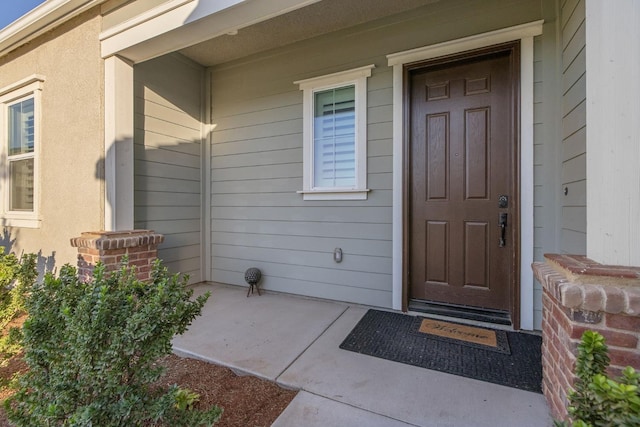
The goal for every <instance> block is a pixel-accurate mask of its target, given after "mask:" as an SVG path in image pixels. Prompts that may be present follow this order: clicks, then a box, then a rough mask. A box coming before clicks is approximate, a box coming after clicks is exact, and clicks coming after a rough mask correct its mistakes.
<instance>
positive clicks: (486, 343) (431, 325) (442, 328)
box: [414, 317, 511, 354]
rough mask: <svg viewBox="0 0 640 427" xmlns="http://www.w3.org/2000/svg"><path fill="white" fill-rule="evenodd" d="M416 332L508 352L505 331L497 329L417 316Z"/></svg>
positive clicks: (435, 337)
mask: <svg viewBox="0 0 640 427" xmlns="http://www.w3.org/2000/svg"><path fill="white" fill-rule="evenodd" d="M414 323H415V324H416V325H417V326H416V330H417V332H419V333H421V334H429V335H430V338H434V339H438V338H439V339H443V340H454V342H455V343H457V344H465V345H470V346H476V347H480V348H484V349H487V350H493V351H498V352H501V353H506V354H510V353H511V351H510V349H509V340H508V338H507V332H506V331H503V330H498V329H487V328H479V327H475V326H469V325H463V324H461V323H454V322H445V321H443V320H436V319H426V318H424V317H417V318H416V320H415V322H414Z"/></svg>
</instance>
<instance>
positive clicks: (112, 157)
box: [104, 56, 133, 231]
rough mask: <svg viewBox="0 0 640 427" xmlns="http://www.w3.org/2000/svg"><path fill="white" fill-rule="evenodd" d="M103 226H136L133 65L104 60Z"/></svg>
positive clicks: (117, 227)
mask: <svg viewBox="0 0 640 427" xmlns="http://www.w3.org/2000/svg"><path fill="white" fill-rule="evenodd" d="M104 137H105V141H104V181H105V186H104V188H105V194H104V229H105V230H107V231H115V230H131V229H133V64H131V63H129V62H128V61H126V60H124V59H123V58H120V57H118V56H110V57H109V58H106V59H105V61H104Z"/></svg>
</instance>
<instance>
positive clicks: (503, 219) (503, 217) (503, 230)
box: [498, 213, 507, 248]
mask: <svg viewBox="0 0 640 427" xmlns="http://www.w3.org/2000/svg"><path fill="white" fill-rule="evenodd" d="M498 227H500V240H499V241H498V247H499V248H504V247H505V245H506V244H507V240H506V236H507V214H506V213H500V217H499V219H498Z"/></svg>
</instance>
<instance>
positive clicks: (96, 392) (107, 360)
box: [5, 261, 222, 427]
mask: <svg viewBox="0 0 640 427" xmlns="http://www.w3.org/2000/svg"><path fill="white" fill-rule="evenodd" d="M93 275H94V280H93V281H91V282H89V283H83V282H81V281H80V280H79V279H78V276H77V274H76V270H75V268H73V267H71V266H69V265H66V266H64V267H63V268H62V269H61V271H60V275H59V277H57V278H56V277H54V276H53V275H52V274H47V275H46V276H45V279H44V283H43V284H42V285H34V286H32V288H31V295H30V297H29V298H28V300H27V309H28V312H29V318H28V319H27V321H26V322H25V324H24V327H23V333H24V338H23V343H24V349H25V360H26V362H27V363H28V365H29V368H30V369H29V372H27V373H26V374H25V375H24V376H23V377H21V378H20V379H19V390H18V392H17V393H16V394H15V395H14V396H13V397H11V398H9V399H8V400H7V401H6V402H5V408H6V410H7V413H8V415H9V419H10V420H11V421H12V422H14V423H15V424H16V425H18V426H36V425H39V426H101V427H110V426H139V425H145V426H152V425H170V426H200V425H212V424H213V423H215V421H217V419H218V418H219V417H220V414H221V412H222V411H221V409H219V408H217V407H213V408H212V409H210V410H208V411H193V410H188V407H189V406H190V405H185V404H184V401H185V394H186V396H187V397H188V399H187V400H191V401H193V400H195V399H197V396H193V395H190V394H189V392H188V391H185V390H181V389H179V388H178V387H176V386H174V387H171V388H170V389H169V390H168V391H166V390H162V389H159V388H158V387H153V386H152V383H153V382H154V381H156V380H157V379H158V378H159V377H160V376H161V374H162V368H160V367H159V366H158V365H157V364H155V362H156V361H157V360H158V359H159V358H160V357H162V356H164V355H167V354H169V353H170V352H171V339H172V337H173V336H174V335H175V334H181V333H183V332H185V330H186V328H187V326H188V325H189V324H190V323H191V321H192V320H193V319H194V318H195V317H196V316H198V315H199V314H200V312H201V310H202V307H203V305H204V303H205V302H206V300H207V298H208V297H209V295H208V294H207V295H204V296H200V297H198V298H196V299H195V300H190V297H191V295H192V293H193V291H191V290H188V289H187V288H186V280H187V279H186V277H179V276H177V275H175V276H172V275H169V274H168V272H167V270H166V268H163V267H162V266H161V264H160V262H159V261H158V262H156V263H155V264H154V266H153V271H152V280H151V281H150V283H145V282H141V281H139V280H137V279H136V277H135V270H134V269H132V268H129V267H126V266H124V265H123V266H122V267H121V268H120V270H118V271H117V272H114V273H112V274H111V275H107V274H105V269H104V266H103V265H101V264H99V265H98V266H96V268H95V270H94V272H93ZM189 396H190V397H189Z"/></svg>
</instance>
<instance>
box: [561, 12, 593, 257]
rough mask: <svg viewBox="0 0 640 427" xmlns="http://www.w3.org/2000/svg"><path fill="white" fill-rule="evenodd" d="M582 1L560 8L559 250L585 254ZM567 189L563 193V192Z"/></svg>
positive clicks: (583, 30) (583, 32) (584, 101)
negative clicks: (560, 153) (560, 170)
mask: <svg viewBox="0 0 640 427" xmlns="http://www.w3.org/2000/svg"><path fill="white" fill-rule="evenodd" d="M585 25H586V23H585V4H584V0H567V1H566V2H564V4H563V5H562V7H561V31H562V146H563V151H562V177H561V180H562V186H563V191H566V192H567V194H566V195H565V196H563V199H562V218H561V224H562V226H561V240H560V250H561V251H562V252H565V253H572V254H584V253H586V249H587V227H586V217H587V209H586V179H587V170H586V166H587V155H586V151H587V146H586V122H587V117H586V85H585V82H586V64H585ZM564 189H566V190H564Z"/></svg>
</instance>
